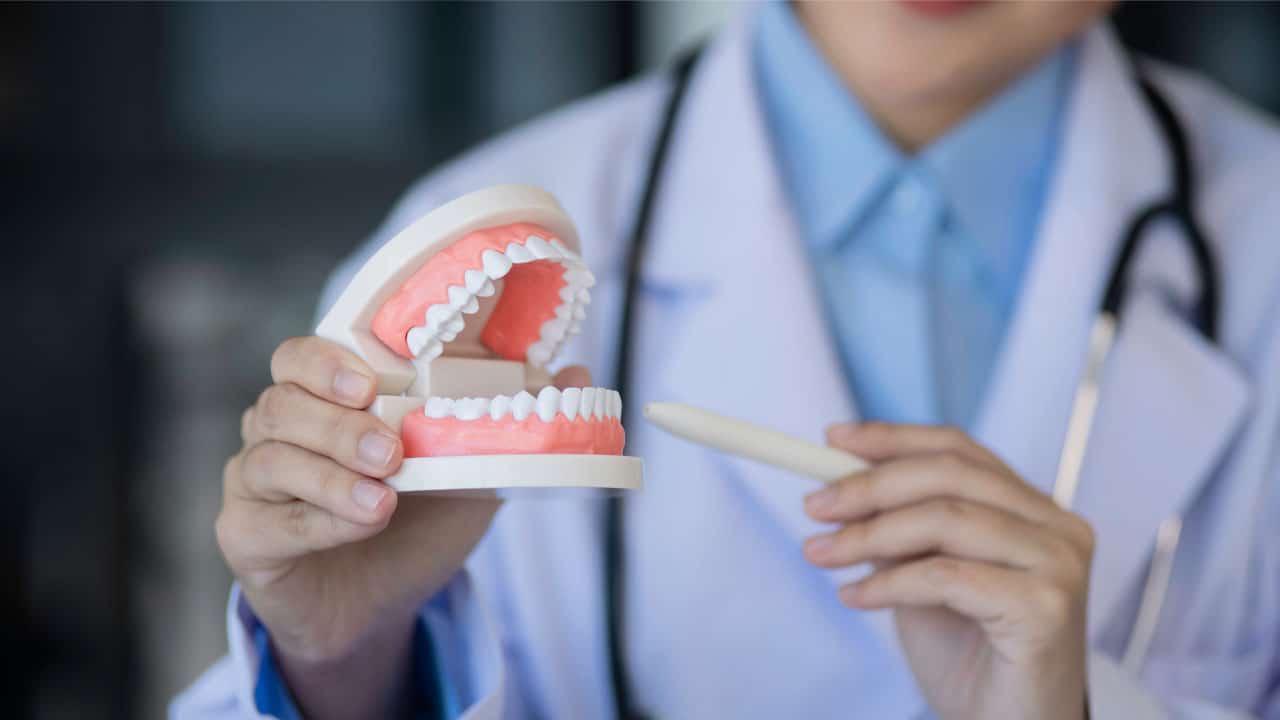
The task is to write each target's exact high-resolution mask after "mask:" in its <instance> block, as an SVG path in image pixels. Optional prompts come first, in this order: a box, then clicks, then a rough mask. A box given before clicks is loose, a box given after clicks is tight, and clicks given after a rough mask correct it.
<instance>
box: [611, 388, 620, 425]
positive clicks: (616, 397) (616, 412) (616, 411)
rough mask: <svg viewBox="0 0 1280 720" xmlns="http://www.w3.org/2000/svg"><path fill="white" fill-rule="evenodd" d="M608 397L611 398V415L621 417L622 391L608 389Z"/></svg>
mask: <svg viewBox="0 0 1280 720" xmlns="http://www.w3.org/2000/svg"><path fill="white" fill-rule="evenodd" d="M609 397H610V398H612V399H613V416H614V417H616V418H618V419H619V420H621V419H622V393H619V392H618V391H617V390H610V391H609Z"/></svg>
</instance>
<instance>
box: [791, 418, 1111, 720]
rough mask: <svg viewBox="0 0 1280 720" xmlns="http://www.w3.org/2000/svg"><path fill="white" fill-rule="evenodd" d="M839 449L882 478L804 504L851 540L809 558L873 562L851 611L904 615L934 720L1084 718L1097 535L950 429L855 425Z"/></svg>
mask: <svg viewBox="0 0 1280 720" xmlns="http://www.w3.org/2000/svg"><path fill="white" fill-rule="evenodd" d="M827 442H828V443H829V444H831V445H832V446H833V447H837V448H840V449H842V450H846V451H848V452H851V453H854V454H856V455H858V456H860V457H862V458H864V459H866V460H868V461H869V462H872V463H874V465H873V467H872V468H871V469H869V470H866V471H864V472H860V473H857V474H854V475H851V476H849V477H846V478H843V479H841V480H839V481H837V482H835V483H833V484H832V485H830V486H828V487H826V488H824V489H822V490H820V491H818V492H816V493H813V494H812V495H810V496H809V497H808V498H806V500H805V510H806V511H807V512H808V513H809V515H810V516H812V517H813V518H814V519H817V520H820V521H824V522H835V523H840V527H839V528H837V529H836V530H835V531H834V532H831V533H827V534H823V535H818V536H815V537H813V538H810V539H809V540H808V541H807V542H806V543H805V546H804V552H805V556H806V557H807V558H808V559H809V561H810V562H812V563H814V564H815V565H819V566H821V567H824V568H834V567H842V566H847V565H856V564H858V563H864V562H871V563H873V565H874V572H872V573H871V574H870V575H868V576H867V577H865V578H863V579H862V580H859V581H858V582H856V583H853V584H851V585H847V586H845V587H843V588H841V589H840V591H839V592H840V599H841V601H842V602H844V603H845V604H846V605H849V606H850V607H853V608H860V609H867V610H870V609H880V608H892V609H893V610H894V619H895V621H896V623H897V627H898V635H899V637H900V639H901V641H902V646H903V649H904V651H905V652H906V655H907V658H908V660H909V661H910V663H911V669H912V672H914V674H915V677H916V681H917V683H918V684H919V685H920V688H921V690H922V691H923V692H924V695H925V698H926V699H927V700H928V702H929V704H930V706H931V707H932V708H933V710H934V712H936V713H937V714H938V716H939V717H940V718H943V720H958V719H960V718H996V717H999V718H1031V717H1035V718H1069V719H1070V720H1080V718H1084V717H1086V711H1085V702H1086V701H1085V655H1086V651H1085V604H1086V602H1085V601H1086V597H1087V595H1088V587H1089V565H1090V562H1091V560H1092V558H1093V543H1094V536H1093V530H1092V528H1091V527H1090V526H1089V524H1088V523H1087V522H1086V521H1085V520H1084V519H1082V518H1081V517H1080V516H1078V515H1074V514H1072V513H1070V512H1067V511H1065V510H1063V509H1061V508H1059V507H1058V506H1057V505H1056V504H1055V503H1054V502H1053V500H1052V499H1051V498H1049V497H1048V496H1046V495H1044V494H1043V493H1041V492H1040V491H1038V490H1036V489H1035V488H1033V487H1031V486H1030V485H1028V484H1027V483H1026V482H1024V481H1023V480H1022V479H1021V478H1020V477H1018V476H1017V474H1016V473H1014V472H1013V471H1012V470H1010V469H1009V468H1008V466H1006V465H1005V464H1004V463H1003V462H1001V461H1000V459H999V458H997V457H996V456H995V455H994V454H992V453H991V452H990V451H988V450H987V449H985V448H983V447H981V446H979V445H978V444H977V443H975V442H974V441H973V440H971V439H970V438H969V437H968V436H967V435H965V434H964V433H962V432H960V431H958V430H955V429H952V428H940V427H926V426H913V425H890V424H885V423H862V424H856V425H855V424H843V425H835V426H832V427H831V428H830V429H829V430H828V432H827Z"/></svg>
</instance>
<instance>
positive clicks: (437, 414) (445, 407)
mask: <svg viewBox="0 0 1280 720" xmlns="http://www.w3.org/2000/svg"><path fill="white" fill-rule="evenodd" d="M423 412H424V413H426V415H427V417H429V418H443V417H448V416H449V415H450V414H451V413H452V412H453V401H452V400H450V399H449V398H442V397H430V398H427V404H426V406H425V407H424V408H423Z"/></svg>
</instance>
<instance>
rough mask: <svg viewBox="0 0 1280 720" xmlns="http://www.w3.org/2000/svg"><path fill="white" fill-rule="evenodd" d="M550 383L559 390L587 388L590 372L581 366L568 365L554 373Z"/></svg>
mask: <svg viewBox="0 0 1280 720" xmlns="http://www.w3.org/2000/svg"><path fill="white" fill-rule="evenodd" d="M551 382H552V383H553V384H554V385H555V386H556V387H558V388H560V389H561V390H564V389H565V388H571V387H577V388H580V387H587V386H588V385H590V384H591V371H590V370H588V369H586V368H585V367H583V366H581V365H570V366H569V367H567V368H565V369H563V370H561V371H560V372H558V373H556V376H555V377H554V378H553V379H552V380H551Z"/></svg>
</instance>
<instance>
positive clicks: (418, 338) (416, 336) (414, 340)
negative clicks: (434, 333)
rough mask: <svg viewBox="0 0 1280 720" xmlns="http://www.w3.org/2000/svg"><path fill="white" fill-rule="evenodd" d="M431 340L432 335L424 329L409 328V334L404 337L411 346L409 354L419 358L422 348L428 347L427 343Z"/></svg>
mask: <svg viewBox="0 0 1280 720" xmlns="http://www.w3.org/2000/svg"><path fill="white" fill-rule="evenodd" d="M430 339H431V333H430V332H428V331H427V329H426V328H424V327H412V328H409V333H408V334H407V335H405V336H404V341H405V342H406V343H408V345H409V352H410V353H411V354H412V355H413V356H414V357H417V356H418V354H419V353H421V352H422V348H424V347H426V346H427V341H428V340H430Z"/></svg>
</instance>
